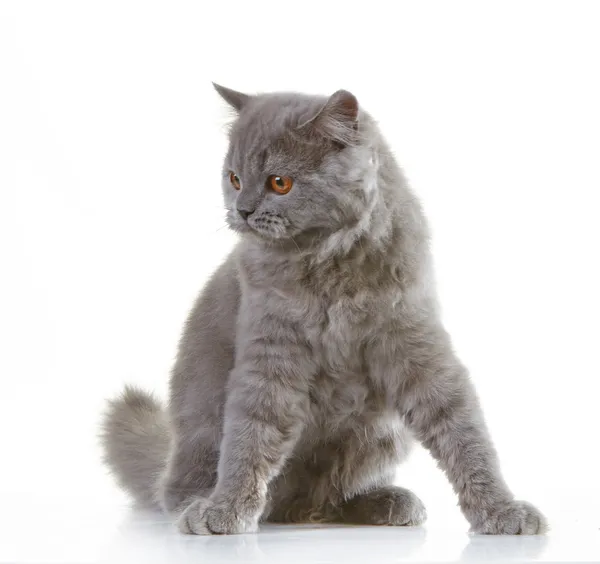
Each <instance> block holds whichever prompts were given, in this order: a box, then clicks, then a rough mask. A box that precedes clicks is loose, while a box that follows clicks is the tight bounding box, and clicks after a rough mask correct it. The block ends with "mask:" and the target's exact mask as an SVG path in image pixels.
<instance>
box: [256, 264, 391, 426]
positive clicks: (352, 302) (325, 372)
mask: <svg viewBox="0 0 600 564" xmlns="http://www.w3.org/2000/svg"><path fill="white" fill-rule="evenodd" d="M353 258H354V260H341V261H337V262H336V261H329V262H327V263H325V264H319V265H311V264H307V263H305V262H302V261H300V260H298V261H285V260H281V262H279V263H277V261H275V260H272V259H271V260H269V261H266V262H265V263H263V264H261V266H260V267H257V266H256V265H257V263H258V261H254V262H252V263H251V265H250V268H248V269H247V271H246V272H247V274H246V275H247V276H248V281H249V283H250V284H251V285H252V291H253V292H257V293H262V294H263V296H262V299H263V300H264V301H263V302H262V303H263V304H264V308H265V310H266V311H272V312H278V313H279V314H280V315H282V318H283V319H284V322H285V323H286V324H287V325H289V326H293V327H294V331H295V332H296V333H297V334H298V335H299V336H300V337H301V338H302V340H303V341H304V342H305V343H306V345H307V349H308V351H310V353H309V354H311V355H312V357H313V359H314V361H315V362H316V365H317V367H318V372H317V374H316V375H315V379H314V386H313V388H314V389H313V392H312V393H311V409H312V411H313V415H314V417H315V419H324V420H327V421H328V422H329V423H331V422H332V420H335V419H336V418H338V417H339V418H343V417H347V416H349V415H350V414H368V413H375V412H378V411H380V410H381V409H382V406H383V404H385V403H386V398H385V397H382V396H381V394H378V393H377V392H376V391H375V389H374V386H373V385H372V383H371V382H370V378H369V377H370V374H369V367H368V366H367V363H366V361H365V354H364V351H365V349H366V347H368V346H369V345H370V344H371V343H372V342H373V340H375V339H377V338H378V334H379V333H380V332H381V331H382V330H384V329H385V327H386V325H387V324H388V323H389V322H390V321H391V320H392V319H393V318H394V317H395V316H397V309H398V308H399V305H400V303H401V297H402V292H401V289H400V287H399V285H398V284H397V283H396V281H395V280H394V279H393V274H391V273H390V272H389V271H386V267H385V265H382V264H381V263H377V262H376V260H375V259H376V257H353ZM361 259H362V260H361Z"/></svg>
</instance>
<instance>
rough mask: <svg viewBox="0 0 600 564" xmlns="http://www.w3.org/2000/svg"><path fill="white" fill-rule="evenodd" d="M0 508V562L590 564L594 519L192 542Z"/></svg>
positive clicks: (155, 528) (118, 524) (133, 518)
mask: <svg viewBox="0 0 600 564" xmlns="http://www.w3.org/2000/svg"><path fill="white" fill-rule="evenodd" d="M1 501H2V512H0V537H1V538H2V541H1V542H0V563H4V562H64V563H70V562H79V563H81V562H106V563H111V564H115V563H120V562H123V563H127V564H135V563H137V562H140V563H144V564H154V563H165V564H167V563H169V564H171V563H172V564H176V563H187V562H189V563H190V564H191V563H192V562H193V563H194V564H197V563H199V562H202V563H204V562H209V563H211V564H212V563H215V564H218V563H227V562H248V563H252V562H261V563H271V562H272V563H282V564H295V563H302V564H310V563H313V562H315V563H317V562H318V563H319V564H327V563H339V562H343V563H344V564H346V563H348V564H352V563H354V562H356V563H359V562H361V563H364V562H376V563H377V564H386V563H392V562H399V561H409V562H411V561H412V562H414V561H423V560H425V561H438V562H452V561H461V560H463V561H490V560H504V561H506V560H520V561H528V560H529V561H545V562H549V561H557V560H579V561H600V530H599V529H598V516H597V515H596V516H594V515H590V517H589V518H588V519H585V518H581V516H579V515H578V516H577V518H573V517H572V516H571V517H569V516H568V515H567V516H566V517H567V519H565V521H564V523H557V524H556V525H557V526H554V524H555V523H554V522H553V521H556V519H554V520H553V518H552V515H550V516H549V517H550V519H551V522H552V523H553V530H552V531H551V533H550V534H549V535H548V536H545V537H509V536H506V537H486V536H477V535H469V534H467V527H466V523H465V522H464V521H463V520H462V519H459V518H456V514H455V513H448V519H446V517H444V516H442V515H440V514H439V513H437V512H436V517H434V518H430V520H429V521H428V523H427V525H426V526H425V527H414V528H401V527H400V528H398V527H350V526H312V525H305V526H275V525H264V526H263V527H261V530H260V532H259V533H258V534H256V535H237V536H212V537H196V536H188V535H181V534H180V533H179V532H178V531H177V530H176V529H175V527H174V526H173V525H172V524H171V522H170V521H169V520H168V519H167V518H166V517H165V516H164V515H162V514H160V513H153V512H140V511H135V510H132V509H129V508H127V507H124V506H123V505H121V504H118V503H117V504H114V503H113V504H109V503H108V502H104V503H100V502H98V501H96V502H93V503H92V502H82V500H80V499H79V500H76V499H72V500H67V501H65V500H64V499H62V500H58V499H55V500H51V499H37V501H35V502H33V500H29V502H26V503H24V500H23V499H22V498H19V497H16V496H14V497H12V498H11V499H6V500H5V499H4V497H2V499H1ZM590 509H592V508H590ZM450 516H453V517H452V518H450Z"/></svg>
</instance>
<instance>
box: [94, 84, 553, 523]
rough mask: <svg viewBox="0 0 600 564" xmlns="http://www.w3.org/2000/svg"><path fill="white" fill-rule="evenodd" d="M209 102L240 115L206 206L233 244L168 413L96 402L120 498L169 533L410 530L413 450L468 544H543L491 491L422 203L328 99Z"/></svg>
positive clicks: (371, 140)
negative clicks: (223, 211)
mask: <svg viewBox="0 0 600 564" xmlns="http://www.w3.org/2000/svg"><path fill="white" fill-rule="evenodd" d="M215 86H216V89H217V91H218V92H219V94H220V95H221V96H222V97H223V98H224V99H225V100H226V101H227V102H228V103H229V105H231V106H232V107H233V108H234V109H235V110H236V112H237V118H236V120H235V122H234V124H233V126H232V128H231V132H230V145H229V150H228V152H227V155H226V157H225V163H224V166H223V182H222V185H223V186H222V188H223V193H224V199H225V206H226V208H227V221H228V224H229V226H230V227H231V228H232V229H233V230H235V231H237V232H238V233H240V234H241V238H240V242H239V244H238V245H237V247H236V248H235V249H234V250H233V252H232V253H231V254H230V256H229V257H228V258H227V260H226V261H225V262H224V263H223V265H222V266H221V267H220V268H219V269H218V270H217V272H216V273H215V274H214V276H213V277H212V278H211V280H210V281H209V282H208V284H207V285H206V287H205V288H204V290H203V291H202V293H201V294H200V297H199V298H198V301H197V302H196V304H195V306H194V308H193V310H192V312H191V314H190V316H189V319H188V320H187V323H186V326H185V330H184V333H183V337H182V339H181V342H180V346H179V354H178V357H177V361H176V363H175V366H174V369H173V373H172V377H171V386H170V401H169V406H168V410H167V411H166V412H165V411H164V410H163V409H162V408H161V406H160V405H159V404H158V403H157V402H156V401H155V400H154V399H153V398H152V397H151V396H149V395H148V394H146V393H144V392H141V391H138V390H135V389H132V388H127V389H126V390H125V392H124V394H123V395H122V396H121V397H120V398H118V399H116V400H114V401H112V402H111V403H110V407H109V410H108V412H107V415H106V418H105V421H104V427H103V438H104V448H105V455H106V462H107V463H108V465H109V467H110V468H111V469H112V470H113V472H114V474H115V475H116V477H117V479H118V480H119V482H120V483H121V485H122V486H123V487H124V488H125V489H126V490H128V491H129V492H131V494H132V495H133V497H134V498H135V499H136V500H137V501H138V502H142V503H151V504H154V503H156V504H159V505H160V506H161V507H162V508H164V509H165V510H166V511H168V512H170V513H171V514H172V515H173V516H174V518H175V519H176V520H177V523H178V525H179V527H180V529H181V531H183V532H185V533H195V534H211V533H243V532H253V531H256V530H257V528H258V523H259V521H260V520H261V519H263V520H269V521H275V522H303V521H315V520H319V521H323V522H343V523H357V524H369V525H373V524H385V525H417V524H420V523H422V522H423V521H424V519H425V508H424V507H423V504H422V503H421V501H420V500H419V499H418V498H417V496H416V495H415V494H413V493H412V492H410V491H408V490H406V489H403V488H400V487H397V486H395V485H393V480H394V474H395V470H396V467H397V465H398V464H399V463H400V462H401V461H402V460H403V459H404V458H405V456H406V454H407V452H408V450H409V447H410V443H411V440H412V437H416V438H417V439H418V440H419V441H421V443H422V444H423V445H424V446H425V447H426V448H427V449H429V451H430V452H431V454H432V455H433V457H434V458H435V459H436V460H437V461H438V463H439V465H440V467H441V468H443V470H444V471H445V473H446V475H447V476H448V479H449V480H450V482H451V483H452V485H453V487H454V490H455V491H456V494H457V495H458V499H459V503H460V507H461V509H462V511H463V513H464V515H465V516H466V518H467V519H468V521H469V522H470V523H471V526H472V530H473V531H475V532H479V533H502V534H533V533H542V532H543V531H544V530H545V529H546V523H545V519H544V517H543V516H542V515H541V514H540V513H539V511H538V510H537V509H536V508H534V507H533V506H532V505H530V504H528V503H525V502H522V501H515V500H514V499H513V495H512V493H511V492H510V490H509V489H508V487H507V485H506V484H505V482H504V480H503V478H502V476H501V474H500V471H499V467H498V460H497V456H496V452H495V450H494V447H493V445H492V443H491V441H490V438H489V437H488V433H487V430H486V426H485V423H484V419H483V416H482V413H481V409H480V407H479V403H478V400H477V396H476V394H475V391H474V389H473V386H472V384H471V382H470V380H469V377H468V375H467V372H466V370H465V368H464V367H463V366H462V364H461V363H460V361H459V360H458V359H457V358H456V356H455V354H454V352H453V350H452V346H451V342H450V338H449V336H448V334H447V333H446V331H445V330H444V328H443V327H442V324H441V322H440V316H439V313H438V306H437V303H436V294H435V288H434V283H433V276H432V269H431V260H430V253H429V246H428V232H427V225H426V222H425V219H424V217H423V214H422V212H421V208H420V205H419V203H418V201H417V200H416V198H415V196H414V195H413V194H412V192H411V191H410V190H409V188H408V187H407V184H406V181H405V179H404V177H403V176H402V173H401V171H400V169H399V167H398V165H397V164H396V161H395V160H394V157H393V156H392V153H391V151H390V149H389V148H388V147H387V145H386V143H385V141H384V140H383V138H382V136H381V134H380V133H379V131H378V129H377V126H376V124H375V122H374V121H373V119H372V118H371V117H370V116H369V114H367V113H366V112H365V111H364V110H363V109H362V108H360V107H359V105H358V102H357V100H356V98H355V97H354V96H353V95H352V94H351V93H349V92H346V91H343V90H340V91H339V92H336V93H335V94H333V95H332V96H331V97H330V98H322V97H318V96H307V95H301V94H295V93H277V94H264V95H257V96H250V95H246V94H241V93H239V92H235V91H233V90H230V89H227V88H224V87H222V86H218V85H215Z"/></svg>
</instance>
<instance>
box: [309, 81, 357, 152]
mask: <svg viewBox="0 0 600 564" xmlns="http://www.w3.org/2000/svg"><path fill="white" fill-rule="evenodd" d="M358 110H359V106H358V100H357V99H356V96H354V94H352V93H351V92H348V91H347V90H338V91H337V92H335V93H334V94H332V95H331V96H330V97H329V99H328V100H327V102H325V105H324V106H323V107H322V108H321V110H319V112H318V113H317V115H316V116H314V117H313V118H312V119H310V120H308V121H307V122H306V123H304V124H302V125H301V126H300V127H301V128H302V129H304V128H306V130H311V131H312V132H314V133H317V134H319V135H322V136H323V137H326V138H328V139H331V140H332V141H335V142H336V143H339V144H341V145H343V146H347V145H352V144H354V143H356V142H357V141H358Z"/></svg>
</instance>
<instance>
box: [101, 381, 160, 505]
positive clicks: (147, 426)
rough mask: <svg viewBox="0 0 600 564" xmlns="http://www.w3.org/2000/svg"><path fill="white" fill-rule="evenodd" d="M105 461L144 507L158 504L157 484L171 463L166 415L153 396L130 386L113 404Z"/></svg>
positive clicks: (105, 432)
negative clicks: (168, 462)
mask: <svg viewBox="0 0 600 564" xmlns="http://www.w3.org/2000/svg"><path fill="white" fill-rule="evenodd" d="M101 441H102V448H103V451H104V462H105V464H106V465H107V466H108V467H109V468H110V470H111V472H112V473H113V474H114V476H115V478H116V479H117V482H118V483H119V485H120V486H121V487H122V488H123V489H125V490H126V491H127V492H128V493H130V494H131V495H132V496H133V498H134V500H135V501H136V502H138V503H139V504H141V505H146V506H148V505H156V494H157V483H158V479H159V478H160V476H161V474H162V471H163V469H164V467H165V464H166V460H167V453H168V450H169V427H168V425H167V418H166V414H165V412H164V410H163V408H162V407H161V405H160V404H159V403H158V401H157V400H156V399H155V398H154V397H153V396H152V395H151V394H148V393H146V392H144V391H142V390H138V389H136V388H133V387H130V386H127V387H126V388H125V390H124V392H123V393H122V394H121V396H119V397H118V398H116V399H114V400H111V401H109V404H108V409H107V410H106V413H105V415H104V419H103V421H102V431H101Z"/></svg>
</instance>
